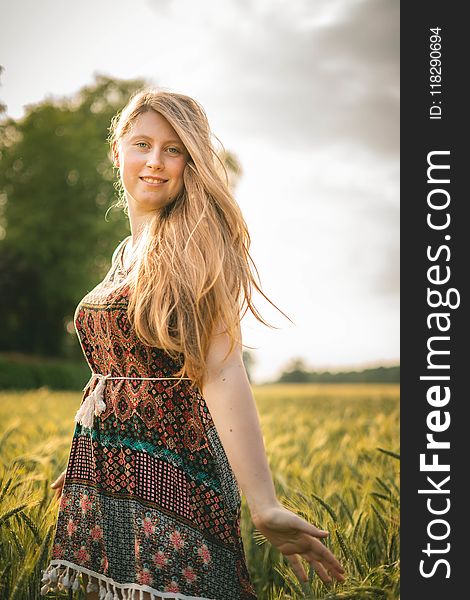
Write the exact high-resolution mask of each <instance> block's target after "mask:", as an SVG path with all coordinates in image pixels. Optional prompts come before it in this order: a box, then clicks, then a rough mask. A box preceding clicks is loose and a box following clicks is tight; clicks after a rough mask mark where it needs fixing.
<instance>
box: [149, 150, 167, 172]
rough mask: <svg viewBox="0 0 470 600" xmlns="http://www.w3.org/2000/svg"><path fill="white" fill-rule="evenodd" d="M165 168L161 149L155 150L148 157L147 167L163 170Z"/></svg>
mask: <svg viewBox="0 0 470 600" xmlns="http://www.w3.org/2000/svg"><path fill="white" fill-rule="evenodd" d="M162 166H163V160H162V153H161V151H160V149H159V148H154V149H153V150H152V151H151V152H149V153H148V155H147V167H150V168H151V169H161V168H162Z"/></svg>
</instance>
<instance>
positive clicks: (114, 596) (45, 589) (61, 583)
mask: <svg viewBox="0 0 470 600" xmlns="http://www.w3.org/2000/svg"><path fill="white" fill-rule="evenodd" d="M42 573H43V575H42V579H41V584H42V587H41V596H45V595H46V594H47V593H49V592H55V591H59V590H63V589H71V590H73V591H77V590H79V589H80V587H81V581H82V582H83V583H84V581H83V577H81V575H82V574H83V573H85V574H87V575H88V576H89V577H88V585H87V588H86V591H87V592H99V600H143V598H144V592H148V593H149V594H150V598H151V600H160V599H164V598H174V599H176V600H217V599H216V598H203V597H202V596H187V595H186V594H180V593H179V592H160V591H159V590H155V589H153V588H151V587H149V586H148V585H139V584H138V583H118V582H116V581H114V580H113V579H111V578H109V577H106V576H105V575H102V574H101V573H96V572H95V571H90V570H89V569H86V568H85V567H81V566H79V565H76V564H74V563H71V562H69V561H67V560H51V562H50V563H49V566H48V567H47V569H45V570H43V571H42ZM92 577H93V578H95V579H97V580H98V584H96V583H94V582H93V581H92V579H91V578H92Z"/></svg>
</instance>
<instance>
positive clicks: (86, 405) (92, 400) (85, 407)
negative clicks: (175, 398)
mask: <svg viewBox="0 0 470 600" xmlns="http://www.w3.org/2000/svg"><path fill="white" fill-rule="evenodd" d="M94 379H98V384H97V385H96V387H95V389H94V390H93V391H92V392H91V394H89V395H88V396H87V397H86V399H85V400H84V401H83V402H82V404H81V406H80V408H79V409H78V410H77V414H76V415H75V419H74V420H75V422H76V423H79V424H80V425H83V427H88V428H90V429H91V428H92V427H93V417H94V415H96V416H98V415H100V414H101V413H102V412H103V411H104V410H105V408H106V404H105V402H104V399H103V391H104V387H105V385H106V380H107V379H139V380H141V379H144V380H149V381H150V380H152V381H158V380H162V379H178V380H180V379H188V380H189V379H190V378H189V377H112V376H111V374H110V373H108V374H107V375H103V374H102V373H92V375H91V377H90V380H89V381H88V383H87V384H86V386H85V387H84V388H83V391H84V392H85V391H86V390H87V389H88V387H89V386H90V385H91V383H92V381H93V380H94Z"/></svg>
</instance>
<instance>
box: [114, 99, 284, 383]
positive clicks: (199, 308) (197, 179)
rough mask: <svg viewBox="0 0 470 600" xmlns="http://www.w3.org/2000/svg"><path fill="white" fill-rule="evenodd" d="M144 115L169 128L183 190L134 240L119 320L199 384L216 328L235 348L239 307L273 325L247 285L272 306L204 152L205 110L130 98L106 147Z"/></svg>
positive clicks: (218, 166)
mask: <svg viewBox="0 0 470 600" xmlns="http://www.w3.org/2000/svg"><path fill="white" fill-rule="evenodd" d="M152 110H153V111H156V112H157V113H159V114H160V115H161V116H163V117H164V118H165V119H166V120H167V121H168V123H169V124H170V125H171V126H172V127H173V129H174V130H175V131H176V133H177V134H178V136H179V137H180V139H181V141H182V143H183V144H184V146H185V147H186V150H187V152H188V154H189V158H188V161H187V163H186V166H185V168H184V172H183V182H184V185H183V189H182V191H181V192H180V193H179V195H177V196H176V197H175V198H173V199H172V200H171V202H170V203H169V204H167V205H166V206H165V207H164V208H163V209H162V210H161V211H156V213H155V216H154V217H152V218H151V219H149V220H148V222H147V223H146V225H145V227H144V229H143V230H142V233H141V235H140V236H139V240H138V243H137V246H136V248H135V252H134V253H133V255H134V256H133V260H132V263H131V268H130V270H129V273H128V277H126V279H125V281H124V284H125V283H129V284H131V285H129V302H128V309H127V310H128V317H129V319H130V321H131V323H132V325H133V327H134V329H135V331H136V334H137V336H138V337H139V338H140V339H141V341H142V342H143V343H145V344H147V345H149V346H152V347H157V348H163V349H164V350H165V351H166V353H167V354H168V355H169V356H170V357H171V358H172V359H174V360H177V361H180V362H179V364H182V366H181V368H180V370H179V371H178V372H177V373H176V375H177V376H178V377H181V376H187V377H189V378H190V379H191V380H192V385H193V386H197V387H199V388H201V387H202V384H203V383H204V379H205V371H206V356H207V352H208V350H209V345H210V340H211V337H212V335H213V334H214V332H215V331H216V330H217V332H219V331H222V332H223V333H227V334H228V336H229V338H230V349H229V351H228V353H227V355H226V356H225V358H226V357H227V356H228V354H229V353H230V352H231V351H232V349H233V348H234V345H235V343H239V344H241V339H239V336H238V333H239V321H240V318H241V317H243V316H244V315H245V313H246V311H247V310H248V309H250V310H251V312H252V313H253V315H254V316H255V318H256V319H257V320H258V321H260V322H261V323H263V324H264V325H267V326H268V327H273V326H271V325H270V324H269V323H267V322H266V321H265V320H264V319H263V317H262V316H261V315H260V313H259V312H258V310H257V309H256V308H255V306H254V304H253V302H252V299H251V297H252V288H253V287H254V288H256V289H257V290H258V291H259V292H260V293H261V294H262V295H263V296H264V298H266V299H267V300H268V302H270V304H272V305H273V306H274V307H275V308H277V309H278V307H277V306H275V304H273V303H272V302H271V300H269V298H268V297H267V296H266V295H265V294H264V292H263V291H262V290H261V288H260V286H259V285H258V283H257V282H256V280H255V278H254V276H253V273H252V271H251V266H250V265H252V266H253V267H254V270H255V272H256V274H257V276H258V279H259V274H258V271H257V269H256V266H255V264H254V262H253V260H252V258H251V256H250V253H249V247H250V243H251V240H250V235H249V233H248V228H247V225H246V222H245V220H244V218H243V215H242V213H241V210H240V207H239V206H238V204H237V202H236V200H235V199H234V197H233V196H232V194H231V192H230V189H229V185H228V176H227V171H226V169H225V166H224V164H223V163H222V161H221V160H220V158H219V156H218V154H217V152H216V151H215V149H214V147H213V144H212V137H215V136H213V134H212V133H211V130H210V127H209V123H208V120H207V117H206V114H205V112H204V109H203V108H202V106H201V105H200V104H199V103H198V102H197V101H196V100H194V99H193V98H190V97H189V96H186V95H183V94H179V93H176V92H169V91H163V90H152V89H151V90H148V89H145V90H141V91H138V92H136V93H135V94H134V95H133V96H132V97H131V98H130V100H129V102H128V104H127V105H126V106H125V107H124V108H123V109H122V111H121V112H120V113H118V114H116V115H115V116H114V117H113V119H112V122H111V127H110V135H109V139H108V141H109V143H110V145H111V148H114V146H115V143H117V142H119V140H120V139H121V138H122V137H123V136H124V135H126V133H127V132H128V131H129V130H130V129H131V128H132V124H133V122H134V121H135V119H136V118H137V117H138V116H139V115H141V114H143V113H145V112H148V111H152ZM223 173H225V181H224V178H223V177H222V174H223ZM121 189H122V188H121ZM122 192H124V190H123V189H122ZM123 196H124V198H123V199H122V200H123V202H124V205H125V206H127V202H126V200H125V195H124V194H123ZM126 212H127V211H126ZM278 310H280V309H278ZM280 312H281V313H282V314H284V313H283V312H282V311H280ZM240 314H241V317H240ZM285 316H287V315H285ZM287 318H289V317H287ZM289 320H290V319H289ZM221 326H222V330H220V329H219V328H220V327H221ZM181 355H182V356H181ZM182 357H183V360H182V361H181V358H182Z"/></svg>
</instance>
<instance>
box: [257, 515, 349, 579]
mask: <svg viewBox="0 0 470 600" xmlns="http://www.w3.org/2000/svg"><path fill="white" fill-rule="evenodd" d="M252 520H253V524H254V525H255V527H256V529H258V531H260V532H261V533H262V534H263V535H264V536H265V537H266V538H267V540H268V541H269V542H270V543H271V544H272V545H273V546H274V547H275V548H277V549H278V550H279V551H280V552H282V554H284V556H285V557H286V558H287V560H288V561H289V562H290V564H291V565H292V568H293V570H294V573H295V574H296V575H297V577H298V578H299V580H300V581H302V580H303V581H307V580H308V578H307V574H306V573H305V569H304V567H303V565H302V561H301V560H300V557H302V558H304V559H305V560H306V561H308V562H309V563H310V564H311V566H312V567H313V568H314V569H315V571H316V572H317V573H318V576H319V577H320V579H321V580H322V581H323V582H324V583H331V581H332V578H335V579H336V580H338V581H341V582H342V581H344V580H345V577H344V575H343V574H344V569H343V567H342V566H341V564H340V563H339V561H338V560H337V558H336V557H335V556H334V554H333V553H332V552H331V551H330V550H329V549H328V548H327V547H326V546H325V545H324V544H322V543H321V541H320V539H319V538H324V537H327V536H328V532H327V531H323V530H322V529H318V528H317V527H315V526H314V525H312V524H311V523H309V522H308V521H305V519H302V517H299V516H298V515H296V514H295V513H293V512H292V511H290V510H289V509H287V508H285V507H284V506H282V504H278V505H276V506H273V507H270V508H268V509H265V510H263V511H262V512H261V513H258V514H256V515H252Z"/></svg>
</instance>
